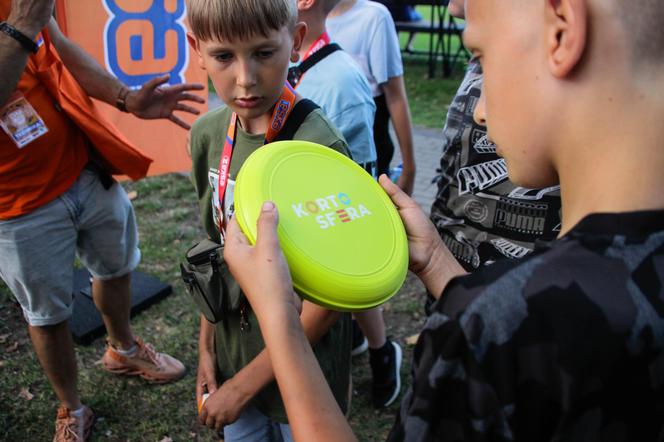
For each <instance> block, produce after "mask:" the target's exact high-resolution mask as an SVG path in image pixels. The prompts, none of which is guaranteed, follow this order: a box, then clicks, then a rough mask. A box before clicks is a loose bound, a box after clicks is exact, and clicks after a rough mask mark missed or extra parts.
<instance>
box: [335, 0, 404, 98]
mask: <svg viewBox="0 0 664 442" xmlns="http://www.w3.org/2000/svg"><path fill="white" fill-rule="evenodd" d="M326 26H327V31H328V33H329V34H330V37H331V38H332V40H333V41H336V42H337V43H339V46H341V48H342V49H344V50H345V51H346V52H348V53H349V54H351V55H352V56H353V58H354V59H355V61H357V63H358V64H359V65H360V67H361V68H362V70H363V71H364V74H365V75H366V77H367V80H369V86H370V87H371V92H372V94H373V96H374V97H377V96H379V95H382V91H381V90H380V87H379V85H381V84H383V83H385V82H387V80H388V79H390V78H392V77H398V76H401V75H403V63H402V61H401V50H400V47H399V37H398V36H397V31H396V28H395V26H394V21H393V20H392V16H391V15H390V12H389V11H388V10H387V8H386V7H385V6H383V5H381V4H380V3H376V2H372V1H369V0H357V3H355V5H353V7H352V8H350V9H349V10H348V11H346V12H344V13H343V14H341V15H339V16H337V17H332V18H328V19H327V21H326Z"/></svg>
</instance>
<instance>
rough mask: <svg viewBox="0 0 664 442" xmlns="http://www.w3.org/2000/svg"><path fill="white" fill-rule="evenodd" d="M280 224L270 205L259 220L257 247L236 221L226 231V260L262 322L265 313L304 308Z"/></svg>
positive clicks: (277, 215)
mask: <svg viewBox="0 0 664 442" xmlns="http://www.w3.org/2000/svg"><path fill="white" fill-rule="evenodd" d="M278 224H279V213H278V211H277V208H276V206H275V205H274V203H272V202H269V201H268V202H265V203H264V204H263V207H262V210H261V214H260V217H259V218H258V235H257V236H258V237H257V240H256V245H255V246H252V245H250V244H249V241H248V240H247V237H246V236H245V235H244V233H242V230H241V229H240V226H239V225H238V223H237V221H236V220H235V219H233V220H231V222H230V224H229V225H228V229H227V231H226V243H225V247H224V259H225V260H226V263H227V264H228V268H229V269H230V271H231V273H232V274H233V276H234V277H235V279H236V280H237V282H238V283H239V284H240V287H242V290H243V291H244V293H245V295H246V296H247V298H248V299H249V302H250V303H251V306H252V308H253V310H254V312H255V313H256V316H258V317H259V319H260V318H261V316H262V314H263V313H265V314H267V315H269V314H270V312H274V310H275V309H283V308H284V306H287V305H289V304H290V305H292V307H293V308H295V309H296V310H297V311H298V312H300V311H301V308H302V305H301V302H299V298H298V297H297V295H295V293H294V291H293V281H292V279H291V276H290V271H289V269H288V264H287V263H286V259H285V258H284V254H283V252H282V251H281V246H280V245H279V236H278V235H277V226H278Z"/></svg>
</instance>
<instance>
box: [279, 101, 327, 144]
mask: <svg viewBox="0 0 664 442" xmlns="http://www.w3.org/2000/svg"><path fill="white" fill-rule="evenodd" d="M316 109H319V106H318V105H317V104H316V103H314V102H313V101H311V100H309V99H307V98H303V99H302V100H300V101H298V102H297V103H295V107H293V110H292V111H291V113H290V115H288V119H287V120H286V123H285V124H284V127H282V128H281V130H280V131H279V133H278V134H277V136H276V137H275V139H274V140H272V141H285V140H292V139H293V137H294V136H295V132H297V130H298V129H299V128H300V125H302V123H303V122H304V120H305V118H307V115H309V114H310V113H311V112H312V111H314V110H316Z"/></svg>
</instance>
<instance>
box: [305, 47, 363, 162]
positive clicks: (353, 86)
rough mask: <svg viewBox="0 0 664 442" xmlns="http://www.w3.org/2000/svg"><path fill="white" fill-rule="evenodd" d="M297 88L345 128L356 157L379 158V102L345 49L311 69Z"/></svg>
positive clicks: (335, 122) (339, 127)
mask: <svg viewBox="0 0 664 442" xmlns="http://www.w3.org/2000/svg"><path fill="white" fill-rule="evenodd" d="M297 92H298V93H300V94H301V95H302V96H303V97H305V98H309V99H310V100H312V101H314V102H315V103H316V104H318V105H319V106H320V107H321V108H322V109H323V111H324V112H325V114H326V115H327V117H328V118H329V119H330V121H332V123H333V124H334V125H335V126H336V127H337V129H339V130H340V131H341V133H342V134H343V136H344V138H346V142H347V143H348V148H349V149H350V152H351V155H352V156H353V160H355V161H356V162H357V163H369V162H372V161H376V147H375V145H374V139H373V121H374V114H375V111H376V105H375V104H374V101H373V99H372V97H371V90H370V89H369V85H368V84H367V80H366V79H365V78H364V76H363V75H362V71H360V68H359V67H358V66H357V63H355V61H354V60H353V58H352V57H351V56H350V55H348V54H347V53H346V52H344V51H336V52H333V53H332V54H330V55H328V56H327V57H325V58H324V59H322V60H320V61H319V62H318V63H316V64H315V65H314V66H312V67H311V69H309V70H308V71H307V72H306V73H305V74H304V76H303V77H302V79H301V80H300V83H299V84H298V85H297Z"/></svg>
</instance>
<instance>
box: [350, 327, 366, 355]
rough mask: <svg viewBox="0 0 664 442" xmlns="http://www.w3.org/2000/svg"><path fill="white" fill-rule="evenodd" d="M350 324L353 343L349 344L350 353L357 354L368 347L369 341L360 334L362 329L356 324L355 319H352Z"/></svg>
mask: <svg viewBox="0 0 664 442" xmlns="http://www.w3.org/2000/svg"><path fill="white" fill-rule="evenodd" d="M352 324H353V344H352V346H351V351H350V355H351V356H357V355H360V354H362V353H364V352H365V351H367V348H369V341H367V338H366V337H365V336H364V334H362V329H360V326H359V325H357V321H356V320H354V319H353V321H352Z"/></svg>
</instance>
